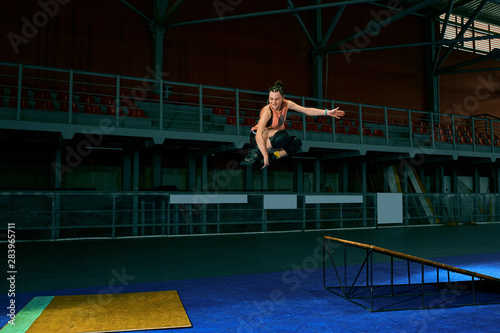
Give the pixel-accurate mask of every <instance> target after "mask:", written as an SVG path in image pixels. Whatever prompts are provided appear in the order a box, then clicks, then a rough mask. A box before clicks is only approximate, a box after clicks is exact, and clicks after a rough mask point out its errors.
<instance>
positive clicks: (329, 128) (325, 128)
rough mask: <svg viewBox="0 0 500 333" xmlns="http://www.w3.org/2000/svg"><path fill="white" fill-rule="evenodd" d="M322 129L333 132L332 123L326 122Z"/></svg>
mask: <svg viewBox="0 0 500 333" xmlns="http://www.w3.org/2000/svg"><path fill="white" fill-rule="evenodd" d="M321 131H323V132H326V133H332V132H333V129H332V125H326V124H321Z"/></svg>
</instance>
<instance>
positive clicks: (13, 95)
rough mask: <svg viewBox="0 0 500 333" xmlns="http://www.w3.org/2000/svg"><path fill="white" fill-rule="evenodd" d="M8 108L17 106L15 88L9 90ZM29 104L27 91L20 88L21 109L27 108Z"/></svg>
mask: <svg viewBox="0 0 500 333" xmlns="http://www.w3.org/2000/svg"><path fill="white" fill-rule="evenodd" d="M8 106H9V108H17V89H11V90H10V100H9V105H8ZM29 108H30V104H29V101H28V91H27V90H26V89H23V90H21V109H29Z"/></svg>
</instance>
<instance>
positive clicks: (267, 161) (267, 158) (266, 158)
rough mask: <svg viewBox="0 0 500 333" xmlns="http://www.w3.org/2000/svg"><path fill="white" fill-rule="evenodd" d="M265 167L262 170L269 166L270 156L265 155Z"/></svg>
mask: <svg viewBox="0 0 500 333" xmlns="http://www.w3.org/2000/svg"><path fill="white" fill-rule="evenodd" d="M263 160H264V165H263V166H262V168H261V169H264V168H265V167H267V166H269V155H267V154H266V155H264V159H263Z"/></svg>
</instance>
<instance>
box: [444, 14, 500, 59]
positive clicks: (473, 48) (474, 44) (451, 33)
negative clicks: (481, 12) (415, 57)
mask: <svg viewBox="0 0 500 333" xmlns="http://www.w3.org/2000/svg"><path fill="white" fill-rule="evenodd" d="M445 17H446V14H442V15H441V16H440V17H439V18H440V25H439V31H440V32H442V31H443V25H444V20H445ZM467 20H468V18H467V17H461V16H457V15H450V19H449V21H448V25H447V26H446V31H445V35H444V39H448V40H451V39H456V38H457V35H458V34H459V33H460V31H461V30H462V27H463V26H464V25H465V24H466V23H467ZM492 35H498V37H499V38H494V39H491V38H490V39H476V40H471V41H462V42H459V43H458V44H457V45H456V47H457V48H459V49H461V50H464V51H467V52H473V53H477V54H487V53H489V52H491V50H493V49H495V48H500V27H499V26H496V25H491V24H488V23H484V22H480V21H474V23H473V24H472V25H471V26H470V27H469V29H467V31H466V32H465V34H464V36H463V38H477V37H487V36H492ZM445 46H446V45H445Z"/></svg>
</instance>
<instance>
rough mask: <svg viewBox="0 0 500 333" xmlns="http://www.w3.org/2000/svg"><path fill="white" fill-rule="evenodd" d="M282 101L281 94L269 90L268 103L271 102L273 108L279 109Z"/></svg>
mask: <svg viewBox="0 0 500 333" xmlns="http://www.w3.org/2000/svg"><path fill="white" fill-rule="evenodd" d="M282 101H283V96H282V95H281V93H280V92H277V91H271V92H270V93H269V104H271V106H272V108H273V109H274V110H279V109H280V108H281V102H282Z"/></svg>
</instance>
